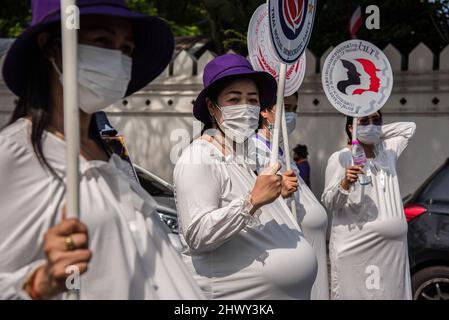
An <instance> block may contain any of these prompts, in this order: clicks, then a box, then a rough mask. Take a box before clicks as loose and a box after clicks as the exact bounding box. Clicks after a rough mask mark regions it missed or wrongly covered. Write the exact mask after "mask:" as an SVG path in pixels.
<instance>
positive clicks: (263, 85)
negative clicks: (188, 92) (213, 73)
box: [193, 68, 277, 123]
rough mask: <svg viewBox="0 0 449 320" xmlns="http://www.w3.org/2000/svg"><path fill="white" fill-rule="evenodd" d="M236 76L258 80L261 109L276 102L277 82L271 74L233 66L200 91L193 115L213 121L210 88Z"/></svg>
mask: <svg viewBox="0 0 449 320" xmlns="http://www.w3.org/2000/svg"><path fill="white" fill-rule="evenodd" d="M234 77H235V78H237V77H238V78H241V77H244V78H245V77H248V78H249V79H253V80H255V81H256V84H257V87H258V89H259V100H260V108H261V109H264V108H267V107H271V106H273V105H274V104H275V103H276V93H277V92H276V91H277V82H276V79H275V78H274V77H273V76H272V75H271V74H269V73H267V72H264V71H249V70H248V68H241V69H240V70H239V69H237V70H236V69H235V68H233V69H231V70H228V71H227V72H223V73H222V74H221V75H220V77H218V78H217V79H215V80H214V82H213V83H211V84H210V85H209V86H207V87H205V88H204V89H203V90H202V91H201V92H200V94H199V95H198V97H197V98H196V100H195V102H194V104H193V115H194V117H195V118H196V119H198V120H199V121H201V122H202V123H210V122H211V121H212V116H211V115H210V113H209V110H208V108H207V104H206V97H207V96H208V94H209V92H210V90H211V89H213V88H214V87H215V86H216V85H217V84H218V83H220V82H221V81H224V80H227V79H232V78H234Z"/></svg>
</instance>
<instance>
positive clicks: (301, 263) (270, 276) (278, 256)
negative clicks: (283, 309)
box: [262, 238, 318, 295]
mask: <svg viewBox="0 0 449 320" xmlns="http://www.w3.org/2000/svg"><path fill="white" fill-rule="evenodd" d="M264 258H265V259H263V260H264V262H263V266H262V272H263V274H264V276H265V277H266V278H267V280H268V281H270V282H271V283H272V284H273V285H274V286H276V287H279V288H280V289H281V290H284V291H287V292H292V294H293V295H294V293H295V292H300V291H304V289H305V288H310V289H311V288H312V285H313V283H314V281H315V278H316V273H317V267H318V264H317V258H316V256H315V253H314V251H313V249H312V247H311V246H310V245H309V243H308V242H307V241H306V240H305V239H304V238H302V239H301V241H300V242H298V245H297V247H296V248H278V249H273V250H268V251H267V255H265V256H264Z"/></svg>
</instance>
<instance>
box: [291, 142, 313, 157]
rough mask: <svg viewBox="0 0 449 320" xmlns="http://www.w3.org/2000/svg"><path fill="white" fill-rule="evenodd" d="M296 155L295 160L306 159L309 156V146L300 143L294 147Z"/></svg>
mask: <svg viewBox="0 0 449 320" xmlns="http://www.w3.org/2000/svg"><path fill="white" fill-rule="evenodd" d="M293 152H294V157H293V160H295V161H298V160H299V159H306V158H307V157H308V156H309V152H308V151H307V146H306V145H304V144H298V145H296V147H295V148H293Z"/></svg>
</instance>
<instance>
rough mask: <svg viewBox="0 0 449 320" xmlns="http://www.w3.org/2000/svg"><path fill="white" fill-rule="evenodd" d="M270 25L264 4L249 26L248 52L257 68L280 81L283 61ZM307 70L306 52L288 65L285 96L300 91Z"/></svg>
mask: <svg viewBox="0 0 449 320" xmlns="http://www.w3.org/2000/svg"><path fill="white" fill-rule="evenodd" d="M269 33H270V30H269V26H268V7H267V5H266V4H262V5H261V6H259V8H257V9H256V11H255V12H254V14H253V16H252V18H251V21H250V23H249V27H248V54H249V59H250V61H251V64H252V65H253V68H254V69H255V70H259V71H265V72H268V73H270V74H271V75H272V76H273V77H274V78H275V79H276V80H277V81H279V69H280V66H281V61H280V60H279V59H278V57H277V56H276V53H275V51H274V48H273V45H272V44H271V42H270V39H269V37H270V35H269ZM305 71H306V55H305V53H304V54H302V55H301V57H300V58H299V59H298V60H297V61H295V62H294V63H293V64H291V65H289V66H287V72H286V77H285V91H284V96H290V95H292V94H293V93H295V92H296V91H298V89H299V87H300V86H301V83H302V81H303V80H304V75H305Z"/></svg>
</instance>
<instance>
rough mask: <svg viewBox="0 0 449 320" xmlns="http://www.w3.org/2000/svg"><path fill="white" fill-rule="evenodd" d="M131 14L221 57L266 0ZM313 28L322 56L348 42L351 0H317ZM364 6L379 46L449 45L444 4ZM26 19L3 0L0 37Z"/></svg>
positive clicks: (143, 0)
mask: <svg viewBox="0 0 449 320" xmlns="http://www.w3.org/2000/svg"><path fill="white" fill-rule="evenodd" d="M127 2H128V5H129V6H130V7H131V8H132V9H133V10H135V11H138V12H143V13H147V14H151V15H158V16H160V17H162V18H163V19H165V20H166V21H167V22H168V23H169V24H170V25H171V27H172V29H173V31H174V33H175V35H177V36H199V35H203V36H204V37H207V38H210V39H211V42H212V50H215V51H216V52H218V53H223V52H226V51H228V50H229V49H232V50H234V51H236V52H239V53H242V54H245V55H246V54H247V49H246V33H247V29H248V23H249V20H250V18H251V16H252V14H253V12H254V11H255V9H256V8H257V7H258V6H259V5H260V4H262V3H264V2H265V0H244V1H243V0H127ZM317 3H318V7H317V12H316V17H315V26H314V30H313V34H312V37H311V40H310V44H309V48H310V49H311V50H312V51H313V52H314V53H315V54H317V55H321V54H322V53H323V52H324V51H325V50H326V49H327V48H329V47H330V46H335V45H337V44H338V43H340V42H342V41H344V40H347V39H349V32H348V20H349V3H350V1H342V0H318V1H317ZM359 3H360V4H361V7H362V14H363V15H364V18H366V16H367V15H366V14H364V12H365V8H366V7H367V6H368V5H372V4H374V5H377V6H378V7H379V9H380V29H379V30H368V29H367V28H366V27H365V26H364V25H363V26H362V27H361V29H360V31H359V34H358V36H359V38H361V39H365V40H368V41H371V42H373V43H375V44H376V45H378V46H380V47H384V46H385V45H386V44H387V43H392V44H393V45H395V46H396V47H397V48H398V49H399V50H400V51H401V52H402V53H408V52H409V51H410V50H411V49H413V48H414V47H415V46H416V45H417V44H418V43H419V42H424V43H425V44H426V45H427V46H428V47H430V48H431V49H432V50H433V51H434V52H435V53H437V52H439V51H440V50H441V49H442V48H444V47H445V46H446V45H447V44H448V43H449V0H360V1H359ZM29 20H31V12H30V9H29V0H2V4H1V7H0V37H15V36H17V35H18V34H20V32H21V31H22V30H23V28H25V27H26V23H27V21H29Z"/></svg>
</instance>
